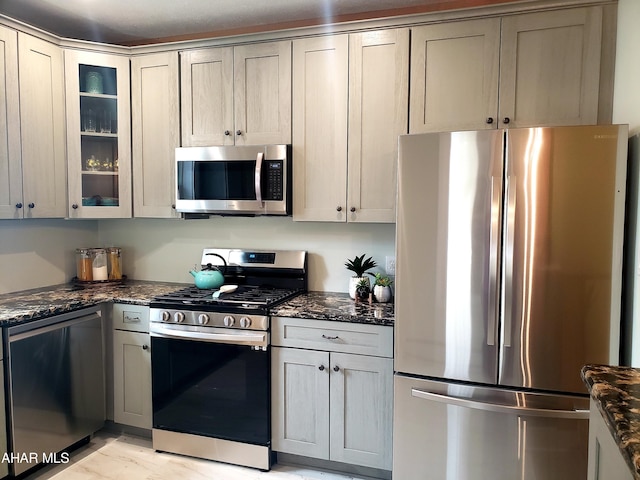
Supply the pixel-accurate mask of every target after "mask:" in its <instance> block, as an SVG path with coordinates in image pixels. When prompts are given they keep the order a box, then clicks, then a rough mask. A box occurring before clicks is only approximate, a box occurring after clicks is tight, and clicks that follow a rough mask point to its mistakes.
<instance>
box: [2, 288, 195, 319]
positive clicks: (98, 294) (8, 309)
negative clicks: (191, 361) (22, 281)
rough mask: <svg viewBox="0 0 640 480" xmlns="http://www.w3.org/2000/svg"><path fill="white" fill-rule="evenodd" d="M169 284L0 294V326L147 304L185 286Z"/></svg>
mask: <svg viewBox="0 0 640 480" xmlns="http://www.w3.org/2000/svg"><path fill="white" fill-rule="evenodd" d="M184 286H185V285H184V284H180V283H170V282H147V281H140V280H126V281H124V282H122V283H104V284H87V285H78V284H72V283H69V284H62V285H53V286H50V287H43V288H36V289H33V290H24V291H20V292H13V293H5V294H2V295H0V326H2V327H6V326H9V325H16V324H19V323H24V322H27V321H31V320H37V319H39V318H44V317H50V316H52V315H59V314H61V313H66V312H71V311H73V310H79V309H81V308H85V307H90V306H93V305H97V304H99V303H103V302H118V303H129V304H133V305H148V304H149V302H150V301H151V299H152V298H153V297H154V296H156V295H160V294H163V293H168V292H172V291H174V290H177V289H178V288H182V287H184Z"/></svg>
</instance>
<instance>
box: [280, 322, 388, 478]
mask: <svg viewBox="0 0 640 480" xmlns="http://www.w3.org/2000/svg"><path fill="white" fill-rule="evenodd" d="M336 323H339V322H326V321H317V320H302V321H300V320H299V319H282V318H275V319H274V323H273V334H272V337H273V338H272V343H273V344H274V345H283V344H292V343H293V344H296V343H297V344H299V345H303V344H306V345H307V347H308V348H290V347H284V348H283V347H282V346H275V347H274V348H273V349H272V363H271V364H272V374H271V378H272V406H273V407H272V408H273V411H272V444H273V449H274V450H275V451H278V452H282V453H289V454H294V455H301V456H306V457H312V458H316V459H322V460H330V461H335V462H341V463H347V464H352V465H359V466H365V467H371V468H376V469H382V470H391V465H392V448H391V445H392V438H391V436H392V411H393V359H392V358H391V355H392V351H393V349H392V333H391V332H392V328H391V327H380V326H371V325H362V324H344V323H339V325H338V326H336ZM367 329H371V330H372V332H371V333H369V332H367ZM376 329H382V331H383V332H384V330H385V329H388V332H385V333H384V334H382V335H378V334H377V332H376ZM296 331H297V332H300V333H301V336H299V337H298V338H297V339H295V338H292V337H290V336H289V334H290V333H291V334H293V335H294V336H295V335H296ZM287 337H288V338H287ZM303 337H304V338H303ZM313 337H317V338H318V341H317V342H316V341H315V339H314V338H313ZM379 339H382V342H381V344H383V345H386V346H388V348H382V349H380V351H379V352H377V354H379V355H387V356H375V355H362V354H357V353H348V351H349V350H353V351H359V350H360V351H361V350H362V349H363V348H365V349H372V350H376V349H377V345H376V344H377V343H378V340H379ZM332 350H333V351H332ZM336 350H337V351H336Z"/></svg>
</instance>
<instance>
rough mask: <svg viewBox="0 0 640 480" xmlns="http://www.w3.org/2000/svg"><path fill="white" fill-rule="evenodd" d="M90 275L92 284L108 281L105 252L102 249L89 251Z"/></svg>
mask: <svg viewBox="0 0 640 480" xmlns="http://www.w3.org/2000/svg"><path fill="white" fill-rule="evenodd" d="M91 273H92V275H93V281H94V282H95V281H104V280H107V279H108V275H107V251H106V250H105V249H104V248H93V249H91Z"/></svg>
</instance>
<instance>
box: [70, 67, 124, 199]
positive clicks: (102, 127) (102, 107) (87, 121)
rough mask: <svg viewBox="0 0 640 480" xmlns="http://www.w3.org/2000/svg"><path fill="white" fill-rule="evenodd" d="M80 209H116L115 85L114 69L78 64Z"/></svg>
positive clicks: (116, 136) (116, 90)
mask: <svg viewBox="0 0 640 480" xmlns="http://www.w3.org/2000/svg"><path fill="white" fill-rule="evenodd" d="M78 72H79V79H78V80H79V83H80V131H81V133H80V138H81V141H80V155H81V157H80V162H81V169H82V184H81V185H82V186H81V188H82V206H84V207H95V206H98V207H100V206H109V207H117V206H118V205H119V204H120V192H119V189H118V160H119V159H118V122H117V119H118V104H117V95H118V85H117V83H116V69H115V68H107V67H99V66H96V65H79V66H78Z"/></svg>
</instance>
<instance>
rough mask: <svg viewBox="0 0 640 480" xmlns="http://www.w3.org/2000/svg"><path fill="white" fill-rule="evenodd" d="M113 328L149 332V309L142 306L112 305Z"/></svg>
mask: <svg viewBox="0 0 640 480" xmlns="http://www.w3.org/2000/svg"><path fill="white" fill-rule="evenodd" d="M113 328H114V329H116V330H131V331H133V332H148V331H149V307H147V306H144V305H127V304H124V303H114V304H113Z"/></svg>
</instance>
